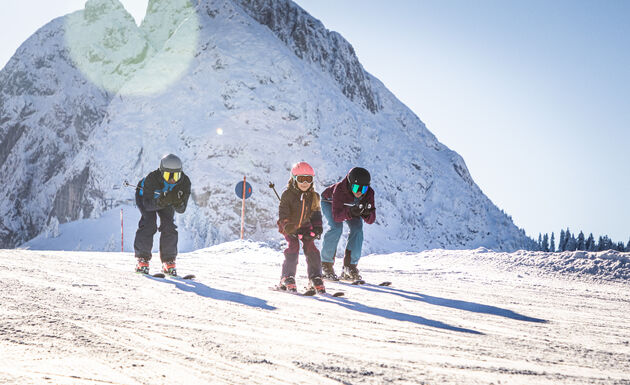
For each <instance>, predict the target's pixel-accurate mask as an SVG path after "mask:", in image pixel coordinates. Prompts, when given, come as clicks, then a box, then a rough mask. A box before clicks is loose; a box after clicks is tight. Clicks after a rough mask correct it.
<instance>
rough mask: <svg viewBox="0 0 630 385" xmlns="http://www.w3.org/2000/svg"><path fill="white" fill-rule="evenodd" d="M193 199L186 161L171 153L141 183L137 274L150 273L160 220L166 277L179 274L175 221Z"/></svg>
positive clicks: (138, 195) (139, 187)
mask: <svg viewBox="0 0 630 385" xmlns="http://www.w3.org/2000/svg"><path fill="white" fill-rule="evenodd" d="M189 197H190V179H189V178H188V176H187V175H186V174H184V172H183V170H182V161H181V160H180V159H179V158H178V157H177V156H176V155H173V154H168V155H166V156H164V157H163V158H162V160H161V161H160V168H159V169H157V170H155V171H152V172H150V173H149V175H147V176H146V177H145V178H143V179H142V180H141V181H140V182H138V186H137V188H136V204H137V206H138V209H139V210H140V213H141V214H142V217H141V218H140V222H139V223H138V230H137V231H136V239H135V241H134V244H133V246H134V250H135V255H136V259H137V260H138V263H137V265H136V272H138V273H143V274H148V273H149V261H150V260H151V249H152V248H153V235H155V233H156V232H157V230H158V227H157V217H158V216H159V217H160V227H159V230H160V259H161V261H162V271H163V272H164V273H165V274H169V275H177V270H176V266H175V258H176V257H177V237H178V234H177V226H176V225H175V223H174V222H173V219H174V217H175V212H178V213H180V214H182V213H183V212H184V211H186V206H187V204H188V198H189Z"/></svg>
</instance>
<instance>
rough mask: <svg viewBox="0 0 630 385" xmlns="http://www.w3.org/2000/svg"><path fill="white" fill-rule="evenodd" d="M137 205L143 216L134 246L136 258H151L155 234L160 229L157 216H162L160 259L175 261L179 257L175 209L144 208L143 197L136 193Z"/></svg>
mask: <svg viewBox="0 0 630 385" xmlns="http://www.w3.org/2000/svg"><path fill="white" fill-rule="evenodd" d="M136 205H137V206H138V209H139V210H140V214H141V215H142V217H141V218H140V222H138V230H137V231H136V239H135V240H134V242H133V248H134V250H135V253H136V258H146V259H151V249H153V236H154V235H155V233H156V232H157V230H158V227H157V217H158V216H159V217H160V228H159V230H160V259H161V260H162V262H169V261H174V260H175V258H176V257H177V226H176V225H175V222H174V218H175V209H174V208H173V206H168V207H166V208H163V209H161V210H158V211H147V210H145V209H144V205H143V204H142V199H141V197H140V196H138V194H136Z"/></svg>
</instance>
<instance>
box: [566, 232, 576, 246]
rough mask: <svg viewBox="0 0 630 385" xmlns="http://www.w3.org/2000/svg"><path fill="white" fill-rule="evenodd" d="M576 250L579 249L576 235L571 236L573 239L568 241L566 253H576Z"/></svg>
mask: <svg viewBox="0 0 630 385" xmlns="http://www.w3.org/2000/svg"><path fill="white" fill-rule="evenodd" d="M567 233H568V231H567ZM575 249H577V241H576V240H575V235H573V234H571V237H570V238H568V240H567V246H566V251H575Z"/></svg>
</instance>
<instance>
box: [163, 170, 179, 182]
mask: <svg viewBox="0 0 630 385" xmlns="http://www.w3.org/2000/svg"><path fill="white" fill-rule="evenodd" d="M162 177H164V180H165V181H167V182H168V181H169V180H170V179H173V180H174V181H175V182H177V181H179V178H181V177H182V173H181V172H170V171H164V172H163V173H162Z"/></svg>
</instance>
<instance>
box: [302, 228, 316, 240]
mask: <svg viewBox="0 0 630 385" xmlns="http://www.w3.org/2000/svg"><path fill="white" fill-rule="evenodd" d="M319 234H321V233H319ZM319 234H316V233H315V229H314V228H308V229H307V228H301V229H299V230H298V232H297V236H298V239H301V240H303V241H311V240H313V239H315V238H318V237H319Z"/></svg>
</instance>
